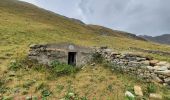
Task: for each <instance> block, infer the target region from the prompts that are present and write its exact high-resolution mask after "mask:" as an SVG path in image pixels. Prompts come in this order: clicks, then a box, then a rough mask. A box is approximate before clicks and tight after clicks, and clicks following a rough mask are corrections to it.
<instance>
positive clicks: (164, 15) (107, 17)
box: [22, 0, 170, 36]
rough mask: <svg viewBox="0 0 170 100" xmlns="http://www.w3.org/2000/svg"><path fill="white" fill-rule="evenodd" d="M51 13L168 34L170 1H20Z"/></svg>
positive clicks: (136, 31)
mask: <svg viewBox="0 0 170 100" xmlns="http://www.w3.org/2000/svg"><path fill="white" fill-rule="evenodd" d="M22 1H26V2H29V3H32V4H35V5H37V6H39V7H41V8H44V9H47V10H50V11H53V12H55V13H58V14H61V15H64V16H67V17H70V18H76V19H79V20H82V21H83V22H84V23H86V24H96V25H102V26H105V27H109V28H112V29H115V30H122V31H126V32H130V33H134V34H136V35H151V36H157V35H161V34H170V6H169V4H170V0H22Z"/></svg>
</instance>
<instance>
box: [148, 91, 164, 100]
mask: <svg viewBox="0 0 170 100" xmlns="http://www.w3.org/2000/svg"><path fill="white" fill-rule="evenodd" d="M149 98H150V100H163V97H162V95H160V94H155V93H151V94H150V95H149Z"/></svg>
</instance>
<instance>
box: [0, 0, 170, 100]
mask: <svg viewBox="0 0 170 100" xmlns="http://www.w3.org/2000/svg"><path fill="white" fill-rule="evenodd" d="M59 42H71V43H75V44H78V45H82V46H88V47H92V46H109V47H110V48H112V49H114V50H115V51H119V52H134V51H135V53H141V54H145V55H149V56H153V57H155V58H157V59H161V60H167V61H170V57H169V56H168V55H167V56H165V55H164V56H162V55H159V54H149V53H145V52H140V51H137V49H135V50H134V49H132V48H141V49H148V50H158V51H163V52H169V51H170V46H167V45H160V44H155V43H152V42H148V41H145V40H143V39H141V38H138V37H136V36H135V35H133V34H130V33H127V32H121V31H115V30H111V29H108V28H105V27H102V26H97V25H85V24H83V23H81V22H78V21H75V20H73V19H69V18H66V17H64V16H61V15H58V14H55V13H53V12H49V11H46V10H44V9H41V8H38V7H36V6H34V5H32V4H28V3H24V2H19V1H17V0H0V73H3V72H4V70H6V69H7V68H8V67H7V65H8V64H9V62H10V61H11V60H13V59H16V58H17V59H22V58H23V57H25V56H26V55H27V53H28V50H29V45H30V44H43V43H59ZM15 66H16V65H15ZM22 67H26V66H22ZM39 70H43V71H37V70H33V69H29V70H28V69H27V68H26V69H21V70H18V71H15V72H12V71H5V72H4V73H5V74H0V92H2V91H1V90H2V88H1V85H2V84H1V82H2V81H5V82H6V83H4V84H5V85H6V87H8V88H3V89H4V90H7V93H6V94H5V95H6V96H11V94H12V93H13V91H19V93H18V95H19V96H20V95H29V94H35V95H37V96H38V95H41V93H40V91H36V89H37V88H38V87H41V88H43V87H46V86H48V89H49V90H50V91H52V93H53V94H52V97H51V98H53V97H55V96H57V97H58V98H61V97H63V96H64V95H65V94H66V93H67V92H68V91H69V89H72V90H74V91H73V92H76V93H78V94H79V95H80V96H87V97H88V98H89V99H90V100H92V99H94V100H96V99H97V100H98V99H99V97H101V98H102V100H103V99H108V100H113V99H115V100H123V99H124V92H125V90H128V89H127V88H129V87H130V89H131V88H132V87H133V86H134V85H135V84H137V85H141V86H142V88H143V89H146V87H147V84H144V83H142V82H139V81H138V80H134V79H131V78H129V77H127V76H126V75H121V74H118V73H112V72H111V71H110V70H108V69H107V68H103V67H102V66H101V65H96V66H94V67H93V68H91V67H90V68H89V66H88V65H87V66H86V67H85V68H84V69H82V70H81V71H80V72H79V73H77V74H75V75H73V76H63V77H56V78H54V77H53V78H54V79H52V80H51V79H50V77H49V76H50V75H49V74H50V73H49V72H48V71H47V70H46V69H45V70H44V69H39ZM28 86H29V87H28ZM157 91H158V92H160V93H163V92H165V91H164V90H162V88H160V90H159V89H158V90H157ZM162 91H163V92H162ZM11 92H12V93H11ZM169 92H170V91H168V92H166V93H165V94H168V93H169ZM108 96H109V98H108ZM95 97H96V99H95ZM97 97H98V98H97ZM82 100H86V99H82Z"/></svg>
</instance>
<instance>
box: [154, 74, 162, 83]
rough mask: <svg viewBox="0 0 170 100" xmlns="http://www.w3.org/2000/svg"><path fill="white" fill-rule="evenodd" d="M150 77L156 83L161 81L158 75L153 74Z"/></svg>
mask: <svg viewBox="0 0 170 100" xmlns="http://www.w3.org/2000/svg"><path fill="white" fill-rule="evenodd" d="M152 78H153V80H154V81H155V82H157V83H163V81H162V80H161V79H160V78H159V77H157V76H153V77H152Z"/></svg>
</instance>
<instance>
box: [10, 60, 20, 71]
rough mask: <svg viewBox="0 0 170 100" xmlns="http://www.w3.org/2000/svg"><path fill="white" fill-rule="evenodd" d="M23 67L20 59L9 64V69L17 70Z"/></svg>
mask: <svg viewBox="0 0 170 100" xmlns="http://www.w3.org/2000/svg"><path fill="white" fill-rule="evenodd" d="M21 67H22V64H21V63H20V62H19V61H12V62H11V63H10V65H9V70H13V71H17V70H19V69H20V68H21Z"/></svg>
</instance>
